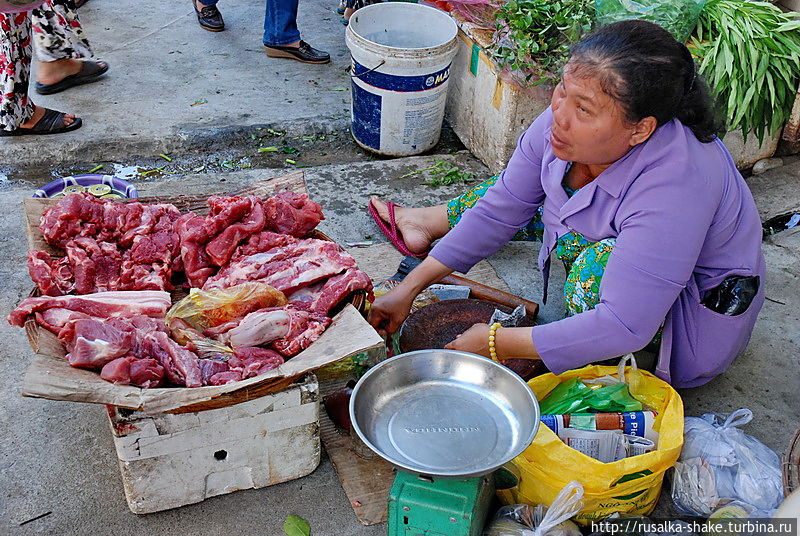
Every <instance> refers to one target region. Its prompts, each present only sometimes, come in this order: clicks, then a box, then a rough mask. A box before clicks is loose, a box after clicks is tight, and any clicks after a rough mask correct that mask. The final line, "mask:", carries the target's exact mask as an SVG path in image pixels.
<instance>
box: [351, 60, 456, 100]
mask: <svg viewBox="0 0 800 536" xmlns="http://www.w3.org/2000/svg"><path fill="white" fill-rule="evenodd" d="M370 70H371V69H370V68H369V67H364V66H363V65H361V64H360V63H358V62H357V61H356V60H353V76H354V77H357V78H358V79H359V80H361V81H362V82H364V83H365V84H368V85H370V86H372V87H376V88H379V89H386V90H389V91H402V92H411V91H426V90H428V89H433V88H435V87H438V86H441V85H442V84H444V83H445V82H447V79H448V78H449V77H450V66H449V65H448V66H447V67H446V68H444V69H442V70H441V71H437V72H435V73H430V74H423V75H420V76H399V75H395V74H385V73H379V72H378V71H372V72H367V71H370Z"/></svg>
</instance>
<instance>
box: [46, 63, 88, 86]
mask: <svg viewBox="0 0 800 536" xmlns="http://www.w3.org/2000/svg"><path fill="white" fill-rule="evenodd" d="M82 63H83V62H82V61H81V60H73V59H71V58H62V59H60V60H56V61H41V62H39V71H38V72H37V75H36V78H37V80H38V81H39V83H40V84H44V85H46V86H49V85H51V84H57V83H58V82H61V81H62V80H64V79H65V78H66V77H68V76H71V75H73V74H77V73H78V71H80V70H81V65H82Z"/></svg>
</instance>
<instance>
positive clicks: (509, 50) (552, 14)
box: [491, 0, 594, 85]
mask: <svg viewBox="0 0 800 536" xmlns="http://www.w3.org/2000/svg"><path fill="white" fill-rule="evenodd" d="M495 22H496V33H495V39H494V41H495V44H494V46H493V49H492V51H491V53H492V57H493V59H494V60H495V61H496V62H497V63H498V64H499V65H500V66H501V67H507V68H509V69H510V70H512V71H521V72H523V73H524V76H525V80H526V81H531V79H532V78H533V77H536V78H537V80H535V81H534V82H533V85H539V84H541V83H552V82H555V81H556V80H557V77H558V72H559V71H560V70H561V67H563V66H564V63H566V61H567V59H569V47H570V45H571V44H572V43H574V42H575V41H577V40H578V39H580V37H581V36H582V35H583V34H584V33H586V32H588V31H589V30H590V29H591V27H592V23H593V22H594V2H593V0H509V1H508V2H506V3H505V4H503V5H502V6H501V7H500V9H499V10H498V11H497V14H496V15H495Z"/></svg>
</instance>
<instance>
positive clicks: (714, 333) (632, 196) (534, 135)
mask: <svg viewBox="0 0 800 536" xmlns="http://www.w3.org/2000/svg"><path fill="white" fill-rule="evenodd" d="M551 122H552V115H551V112H550V110H549V109H548V110H546V111H545V112H544V113H542V115H540V116H539V117H538V118H537V119H536V121H534V122H533V124H532V125H531V127H530V128H529V129H528V130H527V131H526V132H525V133H524V134H523V135H522V137H521V138H520V140H519V144H518V146H517V149H516V151H514V154H513V155H512V157H511V160H510V161H509V163H508V167H506V169H505V171H504V172H503V173H502V175H501V179H500V180H499V181H498V182H497V184H495V185H494V186H493V187H491V188H490V189H489V190H488V191H487V192H486V194H485V195H484V197H483V198H482V199H481V200H480V201H479V202H478V203H477V204H476V205H475V207H474V208H472V209H470V210H468V211H466V212H465V214H464V215H463V217H462V219H461V221H460V222H459V223H458V225H456V226H455V227H454V228H453V229H452V230H451V231H450V232H449V233H448V234H447V235H446V236H445V237H444V238H442V240H441V241H440V242H439V243H438V244H437V245H436V247H434V249H433V251H432V252H431V255H432V256H433V257H434V258H436V259H437V260H439V261H440V262H442V263H444V264H445V265H447V266H448V267H450V268H453V269H454V270H458V271H460V272H467V271H468V270H469V269H470V268H471V267H472V266H473V265H475V264H476V263H477V262H478V261H480V260H481V259H484V258H486V257H488V256H490V255H492V254H493V253H494V252H496V251H497V250H498V249H500V247H502V246H503V245H504V244H505V243H506V242H508V240H510V239H511V237H512V236H513V235H514V234H515V233H516V232H517V230H518V229H519V228H521V227H523V226H525V225H526V224H527V223H528V222H529V221H530V219H531V218H532V217H533V215H534V213H535V212H536V210H537V208H538V207H539V206H542V205H543V218H542V219H543V222H544V225H545V232H544V240H543V244H542V248H541V251H540V253H539V269H540V270H541V271H542V275H543V278H544V281H545V289H546V285H547V279H548V275H549V267H550V254H551V252H552V251H553V249H554V247H555V244H556V240H557V239H558V237H559V236H562V235H564V234H565V233H567V232H569V231H575V232H577V233H580V234H582V235H583V236H585V237H586V238H587V239H588V240H592V241H597V240H601V239H603V238H609V237H616V238H617V243H616V246H615V248H614V251H613V253H612V254H611V256H610V258H609V260H608V265H607V267H606V271H605V274H604V275H603V279H602V282H601V285H600V303H599V304H598V306H597V307H596V308H594V309H592V310H590V311H586V312H584V313H581V314H578V315H575V316H572V317H568V318H564V319H563V320H559V321H557V322H552V323H550V324H544V325H540V326H536V327H534V328H533V340H534V343H535V345H536V348H537V350H538V351H539V354H540V355H541V357H542V360H544V362H545V364H546V365H547V366H548V367H549V368H550V370H551V371H553V372H555V373H556V374H560V373H562V372H564V371H566V370H569V369H573V368H577V367H580V366H583V365H585V364H587V363H591V362H594V361H599V360H602V359H608V358H611V357H615V356H620V355H623V354H626V353H629V352H632V351H636V350H639V349H641V348H643V347H644V346H645V345H647V343H648V342H649V341H650V340H651V339H652V337H653V336H654V335H655V333H656V332H657V331H658V328H659V326H661V324H662V323H664V331H663V337H662V343H661V350H660V353H659V359H658V364H657V367H656V374H657V375H658V376H659V377H661V378H663V379H665V380H666V381H669V382H670V383H672V385H674V386H676V387H694V386H697V385H702V384H704V383H706V382H708V381H709V380H711V379H712V378H714V377H715V376H717V375H718V374H720V373H722V372H723V371H724V370H725V369H726V368H728V366H729V365H730V364H731V362H732V361H733V359H734V358H735V357H736V356H737V355H738V354H739V353H740V352H742V351H743V350H744V348H745V346H747V342H748V341H749V339H750V334H751V333H752V330H753V325H754V324H755V321H756V316H757V315H758V312H759V310H760V309H761V305H762V304H763V302H764V291H763V287H764V274H765V265H764V257H763V255H762V253H761V232H762V231H761V221H760V219H759V215H758V211H757V210H756V206H755V202H754V201H753V196H752V194H751V193H750V190H749V189H748V187H747V184H746V183H745V181H744V179H743V178H742V176H741V175H740V174H739V172H738V171H737V169H736V166H735V165H734V163H733V160H732V158H731V156H730V154H729V153H728V150H727V149H726V148H725V146H724V145H723V144H722V142H721V141H719V140H716V141H714V142H711V143H700V142H699V141H698V140H697V138H695V136H694V134H692V132H691V130H689V129H688V128H687V127H685V126H684V125H683V124H681V123H680V122H679V121H678V120H673V121H671V122H670V123H667V124H665V125H662V126H661V127H659V128H658V129H657V130H656V131H655V132H654V133H653V135H652V136H651V137H650V139H649V140H648V141H647V142H645V143H643V144H641V145H638V146H637V147H635V148H633V149H632V150H631V151H629V152H628V154H626V155H625V156H624V157H622V158H621V159H620V160H618V161H617V162H615V163H614V164H612V165H611V166H610V167H609V168H608V169H606V170H605V171H604V172H603V173H601V174H600V176H598V177H597V178H596V179H595V180H594V181H592V182H590V183H589V184H587V185H586V186H584V187H583V188H581V189H580V190H579V191H578V192H577V193H576V194H575V195H574V196H573V197H572V198H568V197H567V194H566V193H565V192H564V189H563V188H562V186H561V182H562V179H563V177H564V172H565V170H566V166H567V162H565V161H563V160H560V159H558V158H556V157H555V156H554V155H553V152H552V149H551V146H550V125H551ZM734 274H735V275H744V276H750V275H759V276H761V289H759V292H758V295H757V296H756V298H755V299H754V300H753V303H752V304H751V305H750V307H749V308H748V310H747V311H745V312H744V313H743V314H741V315H738V316H725V315H722V314H719V313H716V312H714V311H711V310H710V309H708V308H706V307H705V306H703V305H702V304H701V303H700V300H701V297H702V296H703V295H704V293H705V292H706V291H708V290H710V289H712V288H714V287H716V286H717V285H719V283H720V282H721V281H722V280H723V279H725V278H726V277H727V276H729V275H734ZM545 293H546V290H545Z"/></svg>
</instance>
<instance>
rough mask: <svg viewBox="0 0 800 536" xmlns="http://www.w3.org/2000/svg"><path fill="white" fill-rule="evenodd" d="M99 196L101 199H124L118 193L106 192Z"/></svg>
mask: <svg viewBox="0 0 800 536" xmlns="http://www.w3.org/2000/svg"><path fill="white" fill-rule="evenodd" d="M100 198H101V199H124V198H123V197H122V196H121V195H119V194H106V195H102V196H100Z"/></svg>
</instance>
